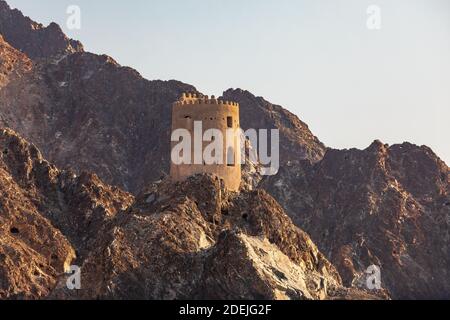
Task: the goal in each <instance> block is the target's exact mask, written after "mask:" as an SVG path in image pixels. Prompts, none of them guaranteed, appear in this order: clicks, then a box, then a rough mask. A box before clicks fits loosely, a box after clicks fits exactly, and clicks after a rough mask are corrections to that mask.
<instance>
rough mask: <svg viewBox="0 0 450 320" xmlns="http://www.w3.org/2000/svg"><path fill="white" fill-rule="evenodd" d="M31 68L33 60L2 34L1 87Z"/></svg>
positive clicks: (0, 49) (0, 45)
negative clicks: (11, 44) (8, 41)
mask: <svg viewBox="0 0 450 320" xmlns="http://www.w3.org/2000/svg"><path fill="white" fill-rule="evenodd" d="M31 69H32V62H31V60H30V59H29V58H28V57H27V56H26V55H25V54H23V53H21V52H20V51H18V50H16V49H15V48H13V47H11V46H10V45H9V43H7V42H6V41H5V40H4V39H3V37H2V35H1V34H0V89H1V88H2V87H4V86H6V85H7V84H8V83H9V81H10V79H12V78H16V77H18V76H20V75H22V74H24V73H26V72H28V71H30V70H31Z"/></svg>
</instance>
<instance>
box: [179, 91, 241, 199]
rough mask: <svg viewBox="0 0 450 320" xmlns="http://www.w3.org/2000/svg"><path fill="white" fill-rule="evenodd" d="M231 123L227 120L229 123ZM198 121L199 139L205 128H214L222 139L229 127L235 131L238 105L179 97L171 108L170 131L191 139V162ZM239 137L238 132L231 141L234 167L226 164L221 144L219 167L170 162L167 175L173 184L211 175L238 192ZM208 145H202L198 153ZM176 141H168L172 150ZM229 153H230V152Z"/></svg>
mask: <svg viewBox="0 0 450 320" xmlns="http://www.w3.org/2000/svg"><path fill="white" fill-rule="evenodd" d="M230 120H231V121H230ZM195 121H201V122H202V136H203V134H204V132H205V131H206V130H208V129H218V130H220V131H221V132H222V135H223V137H224V138H226V136H227V135H226V134H227V133H226V132H227V129H229V128H230V125H231V127H232V128H233V129H239V128H240V123H239V105H238V104H237V103H235V102H229V101H221V100H217V99H214V97H212V98H211V99H209V98H208V97H204V96H196V95H194V94H183V96H182V97H181V99H180V100H179V101H177V102H175V103H174V104H173V106H172V132H173V131H174V130H176V129H186V130H188V131H189V132H190V134H191V137H192V150H191V159H192V161H193V160H194V122H195ZM239 140H240V136H239V134H238V131H236V134H235V135H234V136H233V138H232V143H231V145H232V146H233V149H234V150H233V152H234V164H233V165H232V166H231V165H228V164H227V161H226V159H227V154H228V153H227V152H228V150H227V143H225V140H224V143H223V148H222V152H223V155H224V161H223V164H212V165H207V164H205V163H202V164H180V165H176V164H174V163H173V162H172V161H171V166H170V175H171V178H172V180H173V181H183V180H185V179H186V178H188V177H189V176H192V175H195V174H200V173H212V174H215V175H217V176H219V177H220V178H222V179H223V180H224V182H225V186H226V187H227V189H229V190H232V191H237V190H239V187H240V184H241V164H240V156H241V155H240V151H241V150H240V144H239ZM210 143H211V142H203V143H202V153H203V150H204V148H205V147H206V146H208V145H209V144H210ZM176 144H178V142H172V148H173V147H174V146H175V145H176ZM230 154H231V153H230Z"/></svg>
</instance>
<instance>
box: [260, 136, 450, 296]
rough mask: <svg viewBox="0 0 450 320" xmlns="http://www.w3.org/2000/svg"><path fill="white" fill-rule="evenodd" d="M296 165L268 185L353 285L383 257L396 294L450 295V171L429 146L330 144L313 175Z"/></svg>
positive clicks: (390, 287)
mask: <svg viewBox="0 0 450 320" xmlns="http://www.w3.org/2000/svg"><path fill="white" fill-rule="evenodd" d="M296 172H297V168H295V167H291V168H284V169H283V171H282V172H281V173H280V174H279V176H277V177H273V178H270V179H269V180H271V181H265V187H266V188H267V189H268V191H269V192H270V193H271V194H273V195H274V196H275V198H277V199H278V200H279V201H280V203H282V204H283V205H284V206H285V208H287V210H288V211H289V212H291V217H292V218H293V219H294V221H295V222H296V223H297V225H299V226H301V227H302V228H304V229H305V230H307V231H308V232H309V233H310V234H311V236H312V238H313V239H314V241H316V242H317V244H318V246H319V248H321V249H322V250H323V251H324V253H325V254H326V256H327V257H328V258H330V259H331V261H332V262H333V263H334V264H335V266H336V267H337V268H338V270H339V272H340V274H341V275H342V277H343V280H344V283H345V284H346V285H352V284H355V285H358V279H359V278H360V276H361V275H362V274H364V271H365V270H366V268H367V267H368V266H370V265H372V264H375V265H378V266H380V267H381V270H382V274H383V277H384V280H383V283H384V284H385V288H386V289H388V291H389V292H390V293H391V294H392V296H393V297H396V298H408V299H412V298H446V299H448V298H450V295H449V294H450V282H449V281H448V279H449V272H450V260H449V254H448V253H449V252H450V243H449V240H450V228H449V227H450V195H449V177H450V176H449V169H448V166H447V165H446V164H445V163H444V162H442V161H441V160H440V159H439V158H438V157H437V156H436V155H435V154H434V153H433V152H432V151H431V150H430V149H429V148H427V147H425V146H423V147H418V146H415V145H412V144H409V143H404V144H402V145H394V146H388V145H384V144H382V143H381V142H379V141H375V142H374V143H373V144H372V145H371V146H370V147H369V148H367V149H366V150H356V149H353V150H331V149H330V150H328V151H327V153H326V155H325V157H324V158H323V160H321V161H320V162H318V163H317V164H315V165H314V166H313V168H312V169H311V170H310V171H309V172H308V174H307V175H306V176H303V171H301V170H300V173H298V174H297V176H296ZM293 177H294V178H293ZM292 185H295V186H296V188H292Z"/></svg>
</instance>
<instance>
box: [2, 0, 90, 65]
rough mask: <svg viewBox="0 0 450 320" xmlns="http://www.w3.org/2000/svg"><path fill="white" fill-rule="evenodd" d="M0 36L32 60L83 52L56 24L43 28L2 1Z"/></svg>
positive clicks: (77, 43) (79, 44)
mask: <svg viewBox="0 0 450 320" xmlns="http://www.w3.org/2000/svg"><path fill="white" fill-rule="evenodd" d="M0 34H2V35H3V37H4V38H5V40H6V41H7V42H8V43H10V44H11V45H12V46H13V47H14V48H16V49H18V50H20V51H22V52H24V53H25V54H26V55H27V56H28V57H30V58H31V59H33V60H35V59H41V58H48V57H51V56H54V55H57V54H67V53H73V52H81V51H83V46H82V44H81V43H80V42H79V41H75V40H72V39H69V38H67V36H66V35H65V34H64V32H63V31H62V30H61V28H60V27H59V25H57V24H56V23H51V24H50V25H49V26H47V27H44V26H43V25H42V24H40V23H36V22H35V21H33V20H31V19H30V18H29V17H25V16H24V15H23V14H22V12H20V11H19V10H17V9H11V8H10V7H9V5H8V4H7V3H6V1H3V0H0Z"/></svg>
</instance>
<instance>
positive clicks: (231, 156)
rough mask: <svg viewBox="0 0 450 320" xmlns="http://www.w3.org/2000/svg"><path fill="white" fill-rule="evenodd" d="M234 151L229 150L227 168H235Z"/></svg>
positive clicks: (231, 148)
mask: <svg viewBox="0 0 450 320" xmlns="http://www.w3.org/2000/svg"><path fill="white" fill-rule="evenodd" d="M235 162H236V161H235V157H234V149H233V147H229V148H228V150H227V166H229V167H234V165H235Z"/></svg>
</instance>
